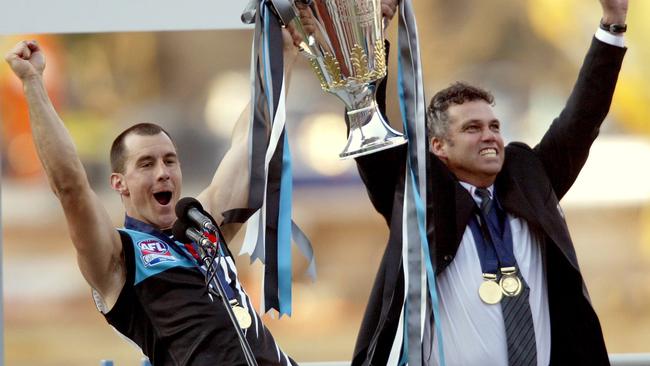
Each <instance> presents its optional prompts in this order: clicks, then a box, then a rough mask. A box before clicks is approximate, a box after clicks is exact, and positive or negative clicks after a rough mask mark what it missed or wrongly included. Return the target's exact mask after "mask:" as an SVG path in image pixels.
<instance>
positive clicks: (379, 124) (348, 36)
mask: <svg viewBox="0 0 650 366" xmlns="http://www.w3.org/2000/svg"><path fill="white" fill-rule="evenodd" d="M380 1H381V0H311V1H305V0H297V1H295V2H293V3H292V6H293V10H294V12H295V14H297V15H296V16H295V17H293V19H292V20H290V24H291V25H292V26H293V27H294V29H295V30H296V31H297V32H298V33H299V34H300V35H301V36H302V42H301V44H300V49H301V51H302V53H303V54H304V55H306V56H307V58H308V60H309V63H310V64H311V66H312V69H313V70H314V72H315V73H316V76H317V77H318V79H319V81H320V84H321V87H322V88H323V90H325V91H326V92H329V93H332V94H334V95H336V96H337V97H338V98H339V99H341V100H342V101H343V103H345V107H346V109H347V110H348V112H347V114H348V119H349V123H350V134H349V137H348V141H347V144H346V146H345V149H343V151H342V152H341V153H340V154H339V157H340V158H341V159H346V158H354V157H357V156H361V155H366V154H370V153H373V152H377V151H380V150H384V149H388V148H391V147H395V146H398V145H401V144H404V143H405V142H406V138H404V136H403V135H402V134H401V133H399V132H398V131H395V130H394V129H392V128H391V127H390V126H389V125H388V123H386V121H385V120H384V118H383V117H382V115H381V113H380V112H379V109H378V108H377V102H376V100H375V82H376V81H378V80H381V79H383V78H384V77H385V76H386V51H385V48H384V27H383V22H382V14H381V7H380V5H381V4H380Z"/></svg>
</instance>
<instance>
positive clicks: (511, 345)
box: [476, 188, 537, 366]
mask: <svg viewBox="0 0 650 366" xmlns="http://www.w3.org/2000/svg"><path fill="white" fill-rule="evenodd" d="M476 195H477V196H478V197H479V198H480V199H481V204H480V206H479V208H480V209H481V213H482V216H483V217H482V219H481V224H482V225H486V227H485V229H487V222H486V220H488V219H489V218H492V219H493V218H494V216H497V217H498V216H499V215H497V212H496V209H494V210H493V209H492V208H493V207H492V206H494V205H493V200H492V199H491V198H490V192H489V191H488V190H487V189H485V188H477V189H476ZM502 216H505V215H502ZM506 224H507V223H506ZM483 232H484V233H486V234H489V230H483ZM486 240H490V241H492V240H491V238H486ZM492 243H494V241H492ZM513 257H514V254H513ZM517 276H519V279H520V280H521V284H522V286H523V289H522V290H521V293H520V294H519V295H517V296H512V297H510V296H504V297H503V299H502V300H501V311H502V313H503V323H504V325H505V328H506V339H507V344H508V364H509V365H510V366H530V365H535V364H537V345H536V343H535V328H534V326H533V316H532V313H531V311H530V303H529V302H528V298H529V295H530V289H529V288H528V284H527V283H526V281H525V280H524V278H523V277H522V276H520V275H519V273H517Z"/></svg>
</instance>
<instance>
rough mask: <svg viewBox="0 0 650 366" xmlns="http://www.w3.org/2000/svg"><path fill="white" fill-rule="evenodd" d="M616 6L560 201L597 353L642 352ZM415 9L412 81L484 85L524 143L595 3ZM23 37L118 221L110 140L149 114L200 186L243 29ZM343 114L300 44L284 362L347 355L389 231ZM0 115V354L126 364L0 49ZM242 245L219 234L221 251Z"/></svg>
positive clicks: (637, 83) (647, 151) (223, 117)
mask: <svg viewBox="0 0 650 366" xmlns="http://www.w3.org/2000/svg"><path fill="white" fill-rule="evenodd" d="M630 6H631V7H630V11H629V15H628V24H629V31H628V33H627V34H626V42H627V45H628V47H629V50H628V53H627V56H626V59H625V62H624V67H623V70H622V72H621V76H620V79H619V83H618V87H617V91H616V96H615V99H614V102H613V105H612V108H611V111H610V114H609V116H608V117H607V120H606V122H605V124H604V126H603V128H602V131H601V136H600V137H599V139H598V140H597V142H596V144H595V145H594V147H593V149H592V152H591V155H590V159H589V162H588V163H587V166H586V167H585V169H584V171H583V172H582V174H581V176H580V178H579V180H578V182H576V184H575V185H574V187H573V188H572V190H571V191H570V193H569V195H568V196H567V197H566V198H565V199H564V200H563V208H564V210H565V213H566V215H567V217H568V223H569V227H570V229H571V232H572V235H573V239H574V242H575V244H576V249H577V252H578V257H579V259H580V264H581V268H582V272H583V275H584V278H585V281H586V282H587V286H588V288H589V290H590V294H591V298H592V301H593V304H594V307H595V309H596V311H597V313H598V314H599V316H600V320H601V323H602V326H603V330H604V334H605V339H606V342H607V345H608V349H609V351H610V352H611V353H623V352H650V348H649V346H648V344H650V311H649V310H648V309H650V173H649V171H650V170H649V169H648V168H649V164H650V163H648V162H650V124H648V122H647V121H648V118H649V117H650V89H649V88H647V85H648V84H650V66H648V62H649V61H648V60H650V46H649V45H650V22H648V21H647V19H649V18H650V2H648V1H634V2H632V3H631V5H630ZM415 9H416V15H417V17H418V27H419V34H420V45H421V52H422V64H423V73H424V81H425V92H426V94H427V95H428V96H429V97H430V96H432V95H433V93H434V92H435V91H436V90H438V89H440V88H442V87H445V86H447V85H448V84H450V83H452V82H453V81H456V80H465V81H469V82H472V83H476V84H479V85H482V86H484V87H486V88H488V89H490V90H492V91H493V92H494V94H495V96H496V100H497V104H496V111H497V115H498V116H499V118H500V119H501V120H502V122H503V123H504V134H505V137H506V139H507V140H508V141H513V140H519V141H525V142H527V143H529V144H531V145H534V144H535V143H536V141H538V139H539V138H540V137H541V135H542V134H543V133H544V131H545V130H546V128H547V127H548V125H549V124H550V122H551V121H552V119H553V117H554V116H556V115H557V114H558V113H559V112H560V111H561V109H562V107H563V105H564V102H565V100H566V98H567V96H568V94H569V92H570V90H571V87H572V85H573V82H574V80H575V78H576V75H577V71H578V68H579V67H580V65H581V62H582V58H583V56H584V54H585V52H586V50H587V48H588V46H589V43H590V40H591V37H592V35H593V33H594V32H595V30H596V28H597V26H598V21H599V19H600V15H601V11H600V6H599V4H598V2H597V1H595V0H563V1H555V0H524V1H522V0H492V1H477V0H456V1H453V2H451V1H443V0H427V1H415ZM394 23H395V24H392V25H391V27H390V28H389V32H388V33H389V34H388V37H389V39H392V40H393V45H394V46H393V50H394V51H395V50H396V40H395V36H396V22H394ZM31 38H35V39H37V40H39V42H40V43H41V44H42V45H43V47H44V48H45V51H46V54H47V57H48V66H47V69H46V72H45V76H46V83H47V88H48V91H49V93H50V95H51V97H52V99H53V100H54V103H55V105H56V108H57V110H58V112H59V113H60V115H61V117H62V118H63V120H64V121H65V123H66V125H67V127H68V128H69V130H70V132H71V134H72V136H73V138H74V140H75V142H76V144H77V147H78V150H79V154H80V155H81V157H82V159H83V162H84V165H85V167H86V169H87V171H88V177H89V179H90V181H91V183H92V185H93V187H94V189H95V190H96V191H97V192H98V193H99V195H100V196H101V197H102V199H103V201H104V202H105V205H106V206H107V208H108V209H109V211H110V213H111V215H112V217H113V220H114V222H115V225H116V226H121V223H122V220H123V211H122V208H121V204H120V201H119V197H118V196H117V194H115V193H113V192H112V191H111V190H110V188H109V184H108V176H109V174H110V169H109V166H108V150H109V147H110V143H111V141H112V140H113V138H114V137H115V136H116V135H117V134H118V133H119V132H120V131H121V130H122V129H124V128H126V127H128V126H130V125H132V124H134V123H136V122H145V121H153V122H157V123H159V124H161V125H163V126H164V127H165V128H166V129H167V130H168V131H169V132H170V133H171V134H172V135H173V136H174V137H175V139H176V142H177V145H178V146H179V153H180V156H181V160H182V164H183V173H184V178H185V180H184V191H183V194H184V195H195V194H197V193H198V192H199V191H200V190H201V189H202V188H203V187H205V186H207V184H208V183H209V181H210V178H211V176H212V174H213V172H214V170H215V168H216V167H217V165H218V163H219V160H220V159H221V157H222V155H223V154H224V152H225V151H226V150H227V148H228V145H229V136H230V131H231V128H232V125H233V123H234V122H235V120H236V119H237V117H238V116H239V114H240V113H241V111H242V109H243V108H244V106H245V105H246V104H247V102H248V98H249V95H250V90H249V67H250V48H251V42H252V30H230V31H225V30H222V31H183V32H154V33H144V32H131V33H102V34H74V35H19V36H6V37H2V38H0V50H1V51H2V53H4V52H6V51H7V50H9V49H10V48H11V47H12V46H13V45H14V44H15V43H16V42H18V41H19V40H21V39H31ZM394 59H395V52H393V55H392V57H391V62H390V64H389V69H390V71H389V75H390V77H391V80H390V81H389V95H390V97H389V104H388V110H389V117H390V119H391V121H393V122H392V123H393V125H394V126H397V127H398V128H399V126H400V125H401V122H400V121H399V114H398V112H399V107H398V105H397V102H396V101H397V99H396V93H395V89H396V88H395V75H396V67H395V60H394ZM342 112H343V108H342V105H341V104H340V103H339V102H338V100H336V99H335V98H334V97H333V96H330V95H326V94H325V93H323V92H322V91H321V90H320V87H319V84H318V82H317V79H316V77H315V76H314V75H313V74H312V73H311V70H310V69H309V68H308V65H307V63H306V62H305V61H304V60H302V59H300V60H299V62H298V64H297V65H296V68H295V71H294V75H293V80H292V85H291V89H290V92H289V96H288V106H287V124H288V129H289V134H290V139H291V144H292V153H293V159H294V168H295V171H294V187H295V191H294V201H295V206H296V207H295V214H294V219H295V221H296V222H297V223H298V224H299V225H300V226H301V227H302V228H303V230H304V231H305V232H306V233H307V235H308V236H309V237H310V238H311V240H312V243H313V245H314V249H315V253H316V257H317V269H318V280H317V282H315V283H312V282H311V281H310V280H309V279H308V278H307V276H306V275H305V274H304V271H305V269H306V266H307V263H305V262H304V261H303V260H302V258H301V257H300V256H299V255H298V254H296V255H294V258H295V259H294V269H295V274H294V276H295V283H294V296H293V299H294V304H293V308H294V315H293V316H292V317H291V318H286V317H285V318H283V319H281V320H277V319H273V318H272V317H270V316H266V317H265V321H266V323H267V325H268V326H269V327H270V328H271V330H272V332H273V334H274V335H275V337H276V339H277V340H278V342H279V343H280V345H281V346H282V347H283V348H284V350H285V351H287V352H288V353H289V354H290V355H292V356H293V357H294V358H295V359H296V360H297V361H317V360H321V361H322V360H349V359H350V357H351V354H352V350H353V347H354V340H355V337H356V333H357V330H358V327H359V324H360V321H361V317H362V314H363V310H364V307H365V303H366V301H367V297H368V295H369V291H370V286H371V284H372V281H373V278H374V274H375V272H376V269H377V266H378V262H379V259H380V257H381V255H382V253H383V250H384V247H385V243H386V240H387V234H388V231H387V228H386V226H385V223H384V222H383V220H382V219H381V218H380V216H379V215H378V214H376V213H375V212H374V210H373V209H372V207H371V206H370V204H369V202H368V199H367V195H366V193H365V189H364V187H363V185H362V184H361V182H360V180H359V179H358V176H357V173H356V169H355V166H354V164H353V162H350V161H339V160H338V159H337V155H338V152H339V150H340V149H342V148H343V145H344V143H345V127H344V123H343V119H342ZM0 121H2V123H1V126H2V127H1V137H0V153H1V159H2V161H1V166H2V197H1V198H2V200H1V202H2V239H3V240H2V242H3V246H4V247H3V249H2V250H3V256H2V260H3V263H2V267H3V270H4V273H3V280H4V283H3V287H4V326H5V329H4V337H5V362H6V364H8V365H36V364H38V365H93V364H98V363H99V360H100V359H105V358H110V359H113V360H115V361H116V364H117V365H125V366H126V365H136V364H138V362H139V359H140V353H139V351H137V350H136V349H135V348H133V347H132V346H131V345H129V344H127V343H126V342H125V341H124V340H122V339H121V338H120V337H119V336H118V335H117V334H116V333H115V332H114V331H113V330H112V329H111V328H110V327H108V326H107V324H106V322H105V321H104V319H103V317H102V316H101V315H100V314H99V312H98V311H97V310H96V309H95V306H94V304H93V302H92V299H91V296H90V290H89V287H88V286H87V285H86V284H85V282H84V280H83V278H82V277H81V274H80V272H79V270H78V269H77V265H76V260H75V253H74V251H73V249H72V245H71V243H70V240H69V237H68V233H67V228H66V224H65V220H64V217H63V214H62V212H61V209H60V207H59V205H58V202H57V201H56V199H55V198H54V195H53V194H52V193H51V192H50V190H49V187H48V184H47V181H46V178H45V177H44V175H43V171H42V169H41V168H40V164H39V162H38V160H37V157H36V154H35V152H34V148H33V145H32V142H31V136H30V131H29V124H28V114H27V110H26V106H25V102H24V100H23V97H22V87H21V85H20V83H19V81H18V80H17V79H16V78H15V77H14V76H13V74H11V72H10V70H9V68H8V66H7V65H6V64H5V63H4V62H3V63H2V64H1V65H0ZM239 246H240V243H239V242H238V240H235V242H233V243H231V247H232V248H233V249H234V251H235V252H236V251H238V249H239ZM248 262H249V259H248V258H247V257H238V258H237V263H238V267H239V269H240V273H242V280H243V281H244V283H245V286H246V288H247V290H248V292H249V294H250V295H251V296H252V297H253V298H254V299H255V301H258V299H259V294H260V292H261V290H260V283H261V281H260V275H259V274H260V266H259V265H258V264H254V265H249V263H248Z"/></svg>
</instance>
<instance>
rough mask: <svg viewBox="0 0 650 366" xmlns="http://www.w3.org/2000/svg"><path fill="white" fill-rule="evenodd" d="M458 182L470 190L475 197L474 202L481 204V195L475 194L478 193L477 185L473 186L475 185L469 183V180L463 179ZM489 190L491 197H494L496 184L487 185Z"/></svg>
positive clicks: (470, 193)
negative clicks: (464, 180)
mask: <svg viewBox="0 0 650 366" xmlns="http://www.w3.org/2000/svg"><path fill="white" fill-rule="evenodd" d="M458 183H460V185H461V186H463V188H465V189H466V190H467V191H468V192H469V195H470V196H472V198H473V199H474V202H476V204H477V205H479V206H480V205H481V198H479V196H477V195H476V194H475V193H476V186H473V185H471V184H469V183H467V182H462V181H458ZM487 190H488V192H490V198H492V199H494V184H492V185H491V186H489V187H487Z"/></svg>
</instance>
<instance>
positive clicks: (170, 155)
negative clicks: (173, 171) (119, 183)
mask: <svg viewBox="0 0 650 366" xmlns="http://www.w3.org/2000/svg"><path fill="white" fill-rule="evenodd" d="M169 158H175V159H178V154H177V153H175V152H168V153H166V154H165V155H163V159H169ZM147 160H156V158H155V157H154V156H153V155H142V156H141V157H139V158H138V159H137V160H136V161H135V164H136V165H138V164H140V163H141V162H143V161H147Z"/></svg>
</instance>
